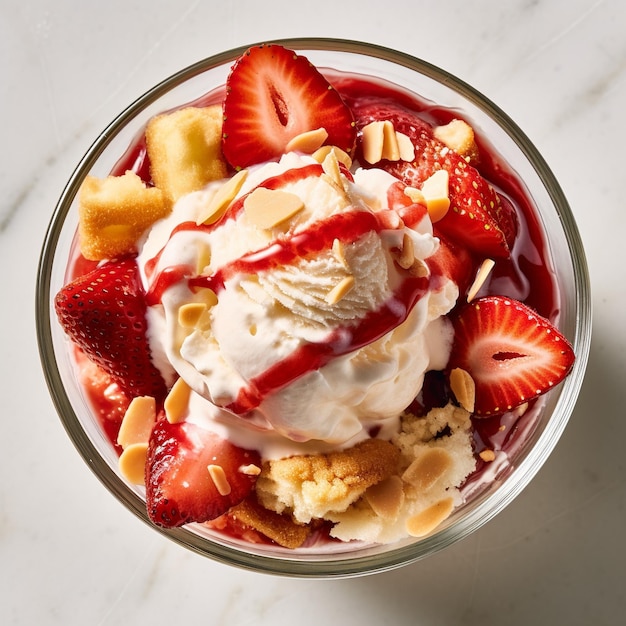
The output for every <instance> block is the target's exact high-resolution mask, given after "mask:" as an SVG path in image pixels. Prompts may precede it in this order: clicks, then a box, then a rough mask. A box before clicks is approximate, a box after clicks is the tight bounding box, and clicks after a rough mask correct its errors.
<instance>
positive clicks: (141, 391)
mask: <svg viewBox="0 0 626 626" xmlns="http://www.w3.org/2000/svg"><path fill="white" fill-rule="evenodd" d="M144 296H145V294H144V290H143V286H142V284H141V280H140V277H139V271H138V269H137V264H136V262H135V260H134V259H130V258H128V259H123V260H120V261H110V262H107V263H105V264H104V265H102V266H100V267H98V268H96V269H95V270H93V271H91V272H89V273H88V274H85V275H84V276H81V277H79V278H77V279H75V280H74V281H72V282H71V283H69V284H67V285H66V286H65V287H63V288H62V289H61V291H59V293H58V294H57V295H56V297H55V300H54V306H55V310H56V313H57V317H58V319H59V322H60V324H61V326H62V327H63V329H64V330H65V332H66V334H67V335H68V336H69V337H70V339H72V341H73V342H74V343H75V344H76V345H77V346H78V347H79V348H80V349H81V350H82V351H83V353H84V354H85V355H87V356H88V357H89V358H90V359H91V360H92V361H93V362H94V363H96V364H97V365H99V366H100V367H101V368H102V369H103V370H104V371H105V372H106V373H107V374H109V375H110V376H111V378H112V379H113V380H114V381H115V382H116V383H117V384H118V385H119V386H120V388H121V389H122V391H124V392H125V393H126V394H127V395H128V396H130V397H131V398H132V397H134V396H143V395H150V396H154V397H155V398H157V399H161V398H163V396H164V395H165V393H166V388H165V383H164V381H163V378H162V376H161V374H160V372H159V370H158V369H157V368H156V367H155V366H154V364H153V363H152V359H151V357H150V347H149V345H148V340H147V338H146V330H147V322H146V302H145V297H144Z"/></svg>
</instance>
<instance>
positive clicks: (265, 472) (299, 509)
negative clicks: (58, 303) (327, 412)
mask: <svg viewBox="0 0 626 626" xmlns="http://www.w3.org/2000/svg"><path fill="white" fill-rule="evenodd" d="M399 457H400V452H399V450H398V448H396V446H394V445H393V444H391V443H389V442H388V441H383V440H382V439H367V440H365V441H363V442H361V443H359V444H357V445H356V446H354V447H352V448H348V449H347V450H341V451H337V452H331V453H329V454H320V455H303V456H294V457H289V458H285V459H279V460H273V461H268V462H266V463H264V465H263V469H262V471H261V474H260V476H259V478H258V480H257V483H256V490H257V495H258V498H259V501H260V502H261V504H263V506H265V507H266V508H269V509H271V510H273V511H276V512H277V513H282V512H284V511H285V510H290V511H292V513H293V516H294V518H295V519H296V521H299V522H302V523H307V522H309V521H310V520H311V519H313V518H323V517H324V516H325V515H326V514H327V513H328V512H329V511H345V510H346V509H347V508H348V507H349V506H350V504H352V503H353V502H355V501H356V500H358V498H360V497H361V495H362V494H363V493H364V492H365V490H366V489H368V488H369V487H371V486H372V485H375V484H376V483H379V482H380V481H382V480H384V479H385V478H388V477H389V476H391V475H393V474H395V473H397V470H398V461H399Z"/></svg>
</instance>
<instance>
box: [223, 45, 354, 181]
mask: <svg viewBox="0 0 626 626" xmlns="http://www.w3.org/2000/svg"><path fill="white" fill-rule="evenodd" d="M223 107H224V125H223V129H222V130H223V144H222V148H223V151H224V156H225V157H226V159H227V161H228V162H229V163H230V164H231V165H232V166H233V167H234V168H236V169H238V168H244V167H248V166H249V165H252V164H254V163H262V162H264V161H270V160H272V159H275V158H277V157H278V156H280V155H281V154H283V153H284V152H285V148H286V146H287V143H288V142H289V141H290V140H291V139H293V138H294V137H295V136H297V135H299V134H301V133H303V132H307V131H311V130H317V129H318V128H325V129H326V132H327V133H328V138H327V139H326V143H327V144H328V145H334V146H337V147H339V148H341V149H342V150H344V151H346V152H347V153H348V154H351V153H352V151H353V150H354V143H355V139H356V128H355V124H354V118H353V116H352V112H351V111H350V109H349V108H348V107H347V106H346V104H345V103H344V101H343V99H342V98H341V96H340V95H339V93H338V92H337V91H336V90H335V89H334V88H333V87H332V85H330V84H329V83H328V81H327V80H326V79H325V78H324V76H322V74H321V73H320V72H319V71H318V70H317V69H316V68H315V67H314V66H313V65H311V63H310V62H309V61H308V59H307V58H306V57H303V56H300V55H298V54H296V53H295V52H293V51H292V50H288V49H287V48H283V47H282V46H279V45H276V44H266V45H261V46H255V47H252V48H250V49H249V50H248V51H247V52H246V53H245V54H244V55H242V56H241V57H240V58H239V59H238V60H237V61H236V63H235V64H234V66H233V68H232V70H231V73H230V75H229V77H228V80H227V83H226V97H225V98H224V103H223Z"/></svg>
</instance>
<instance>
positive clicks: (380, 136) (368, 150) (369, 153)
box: [363, 121, 385, 165]
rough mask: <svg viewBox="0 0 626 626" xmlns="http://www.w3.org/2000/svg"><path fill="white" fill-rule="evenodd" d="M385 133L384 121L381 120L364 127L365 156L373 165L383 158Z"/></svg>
mask: <svg viewBox="0 0 626 626" xmlns="http://www.w3.org/2000/svg"><path fill="white" fill-rule="evenodd" d="M384 133H385V131H384V122H381V121H377V122H370V123H369V124H366V125H365V126H364V127H363V158H364V159H365V160H366V161H367V162H368V163H370V164H372V165H373V164H374V163H378V162H379V161H380V160H381V159H382V158H383V147H384V143H385V134H384Z"/></svg>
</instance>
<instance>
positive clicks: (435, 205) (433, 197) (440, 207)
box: [422, 170, 450, 224]
mask: <svg viewBox="0 0 626 626" xmlns="http://www.w3.org/2000/svg"><path fill="white" fill-rule="evenodd" d="M449 180H450V176H449V175H448V172H447V171H446V170H437V171H436V172H435V173H434V174H432V175H431V176H430V177H429V178H427V179H426V180H425V181H424V183H423V184H422V193H423V194H424V198H425V200H426V208H427V209H428V215H429V216H430V221H431V222H433V224H434V223H435V222H438V221H439V220H441V219H442V218H443V217H445V215H446V213H447V212H448V209H449V208H450V197H449V195H448V183H449Z"/></svg>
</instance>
